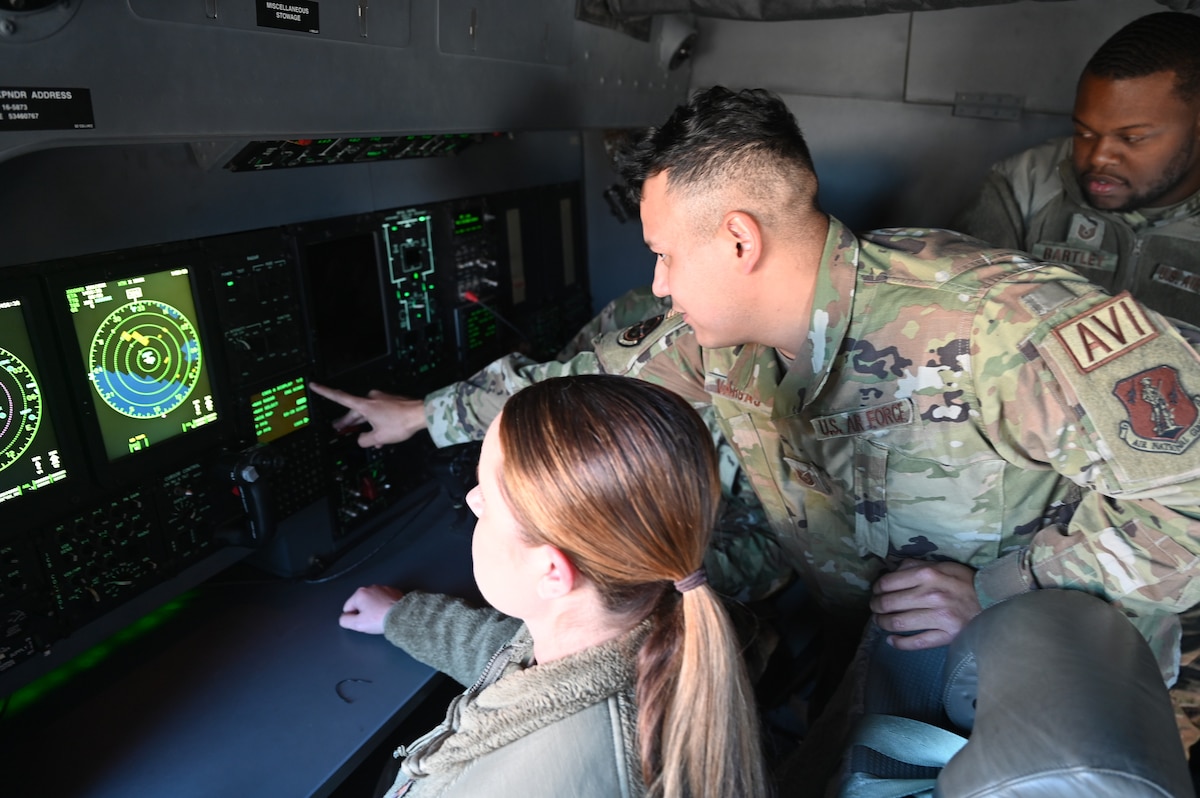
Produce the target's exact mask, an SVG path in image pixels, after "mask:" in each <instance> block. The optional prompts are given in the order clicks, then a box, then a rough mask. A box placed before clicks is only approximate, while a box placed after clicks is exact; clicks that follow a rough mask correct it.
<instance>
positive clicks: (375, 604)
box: [338, 585, 404, 635]
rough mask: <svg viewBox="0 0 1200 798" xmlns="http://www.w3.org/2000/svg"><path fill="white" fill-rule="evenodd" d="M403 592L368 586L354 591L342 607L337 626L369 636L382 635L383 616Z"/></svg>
mask: <svg viewBox="0 0 1200 798" xmlns="http://www.w3.org/2000/svg"><path fill="white" fill-rule="evenodd" d="M402 598H404V591H402V590H397V589H396V588H394V587H387V586H386V585H368V586H367V587H360V588H359V589H358V590H355V591H354V594H353V595H352V596H350V598H348V599H346V603H345V604H344V605H342V617H341V618H339V619H338V625H339V626H341V627H343V628H345V629H352V630H353V631H355V632H366V633H367V634H369V635H381V634H383V616H385V615H387V611H388V610H390V609H391V608H392V605H393V604H395V603H396V602H397V601H399V600H400V599H402Z"/></svg>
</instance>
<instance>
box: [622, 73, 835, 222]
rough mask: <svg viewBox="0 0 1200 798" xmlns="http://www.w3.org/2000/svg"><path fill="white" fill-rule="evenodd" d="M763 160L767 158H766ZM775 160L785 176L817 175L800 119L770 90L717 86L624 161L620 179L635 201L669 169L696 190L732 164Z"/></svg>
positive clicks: (674, 179)
mask: <svg viewBox="0 0 1200 798" xmlns="http://www.w3.org/2000/svg"><path fill="white" fill-rule="evenodd" d="M763 156H768V157H767V158H763ZM767 160H770V161H776V162H778V163H779V164H780V166H782V167H783V170H782V171H785V172H787V171H790V172H794V171H796V170H797V169H799V170H802V171H804V172H807V173H808V174H810V175H811V176H812V178H811V179H812V182H813V184H814V185H815V183H816V170H815V169H814V168H813V163H812V156H811V155H810V154H809V152H808V145H807V144H806V143H805V141H804V136H803V135H802V134H801V132H800V127H799V125H798V124H797V123H796V118H795V117H794V116H793V115H792V112H791V111H789V110H788V107H787V106H786V105H785V104H784V102H783V100H781V99H780V98H779V97H778V95H776V94H773V93H772V92H769V91H767V90H765V89H743V90H742V91H738V92H734V91H731V90H730V89H727V88H725V87H724V86H713V87H712V88H710V89H705V90H703V91H700V92H697V93H696V94H694V95H692V97H691V99H690V100H689V101H688V102H687V103H686V104H685V105H681V106H679V107H677V108H676V109H675V111H674V113H672V114H671V117H670V118H669V119H668V120H667V121H666V123H665V124H663V125H662V126H661V127H658V128H653V127H652V128H649V129H648V130H647V131H646V134H645V135H644V136H643V137H642V138H641V139H640V141H638V143H637V144H635V145H634V146H633V147H632V148H631V149H629V150H627V151H626V152H625V153H624V156H623V157H622V159H621V177H622V178H623V179H624V181H625V183H626V185H627V186H628V187H629V190H630V193H631V194H632V197H633V199H634V200H635V201H640V200H641V195H642V186H643V184H644V183H645V182H646V181H647V180H649V179H650V178H652V177H654V176H655V175H657V174H658V173H660V172H663V171H666V170H668V169H669V170H670V174H669V175H668V177H667V180H668V183H669V184H671V185H683V186H693V185H698V184H702V183H705V182H707V181H709V180H710V179H712V178H716V177H719V176H720V175H721V174H722V173H724V172H726V171H727V170H728V168H729V167H730V165H731V162H732V163H745V162H757V163H756V165H757V166H759V167H761V166H762V165H763V162H764V161H767Z"/></svg>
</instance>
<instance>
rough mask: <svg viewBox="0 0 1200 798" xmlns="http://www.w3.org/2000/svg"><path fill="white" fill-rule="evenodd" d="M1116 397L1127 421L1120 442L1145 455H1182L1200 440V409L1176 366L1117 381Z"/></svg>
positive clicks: (1155, 368) (1121, 424)
mask: <svg viewBox="0 0 1200 798" xmlns="http://www.w3.org/2000/svg"><path fill="white" fill-rule="evenodd" d="M1113 394H1114V395H1115V396H1116V397H1117V399H1119V400H1120V401H1121V404H1122V405H1124V406H1125V413H1126V414H1127V415H1128V419H1127V420H1124V421H1122V422H1121V423H1120V424H1119V425H1118V430H1119V432H1118V434H1119V435H1120V436H1121V440H1123V441H1125V443H1127V444H1129V445H1130V446H1132V447H1133V448H1134V449H1137V450H1139V451H1143V452H1158V453H1164V454H1182V453H1183V452H1184V451H1185V450H1186V449H1187V448H1188V447H1189V446H1191V445H1192V444H1193V443H1195V442H1196V438H1200V423H1197V420H1198V419H1200V406H1198V405H1197V397H1196V396H1193V395H1191V394H1189V393H1188V392H1187V390H1186V389H1185V388H1184V386H1183V384H1182V381H1181V380H1180V377H1179V371H1178V370H1176V369H1175V368H1174V367H1173V366H1166V365H1163V366H1156V367H1154V368H1151V369H1146V370H1145V371H1139V372H1138V373H1137V374H1133V375H1131V376H1129V377H1126V378H1125V379H1123V380H1120V381H1119V382H1117V384H1116V385H1115V386H1113Z"/></svg>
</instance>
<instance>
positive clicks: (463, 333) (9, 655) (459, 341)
mask: <svg viewBox="0 0 1200 798" xmlns="http://www.w3.org/2000/svg"><path fill="white" fill-rule="evenodd" d="M578 191H579V187H578V186H577V185H576V184H566V185H554V186H544V187H538V188H534V189H528V190H524V191H519V192H511V193H507V194H502V195H491V196H486V197H475V198H467V199H462V200H454V201H448V202H438V203H430V204H428V205H423V206H418V207H406V208H396V209H390V210H384V211H378V212H373V213H366V214H360V215H356V216H352V217H342V218H336V219H325V220H317V221H305V222H299V223H296V224H293V225H287V226H284V227H279V228H269V229H263V230H253V231H246V232H237V233H231V234H228V235H223V236H216V237H211V238H204V239H197V240H190V241H184V242H170V243H164V244H160V245H155V246H150V247H141V248H138V249H135V250H128V251H121V252H110V253H101V254H97V255H91V256H87V257H81V258H72V259H68V260H62V261H55V262H44V263H37V264H29V265H25V266H16V267H10V268H7V269H4V270H3V271H2V272H0V618H3V619H4V621H5V626H4V628H3V631H2V632H0V696H5V695H9V694H10V693H12V692H13V691H14V690H16V689H18V688H19V687H21V686H23V685H24V684H26V683H28V682H29V681H31V680H32V679H34V678H36V677H37V676H39V675H41V674H43V673H46V672H47V671H49V670H50V669H52V668H53V667H54V666H56V665H58V664H62V662H63V661H64V660H65V658H67V657H68V655H69V654H72V653H78V652H79V651H80V650H83V649H84V648H85V647H86V645H87V644H89V643H94V642H98V641H99V640H100V639H103V637H104V636H105V635H106V634H110V633H111V632H112V631H115V630H116V629H119V628H121V626H122V625H126V624H128V623H130V622H132V621H134V620H136V619H137V618H138V617H140V616H141V615H143V614H145V613H147V612H149V611H150V610H152V609H154V608H155V607H156V606H158V605H159V604H161V603H162V602H164V601H165V600H167V599H169V598H170V597H171V596H172V595H174V594H177V593H179V592H182V591H183V590H186V589H188V588H189V587H191V586H193V585H195V584H197V583H198V582H200V581H202V580H204V579H206V578H208V577H209V576H211V575H213V574H214V573H216V572H217V571H219V570H220V569H222V568H224V567H227V566H228V565H230V564H232V563H233V562H236V561H238V560H240V559H243V558H246V557H248V558H249V561H250V562H252V563H254V564H255V565H257V566H259V567H261V568H263V569H265V570H266V571H269V572H271V573H273V574H275V575H277V576H280V577H285V578H291V577H304V576H315V575H319V573H320V571H321V569H322V568H325V567H329V566H330V565H331V564H332V563H335V562H337V560H338V558H339V557H340V556H341V555H342V554H343V553H344V552H345V551H347V550H348V549H349V548H350V547H352V546H354V545H355V544H356V543H357V542H359V541H360V540H362V539H363V538H364V537H365V536H366V535H367V534H369V533H370V532H371V531H373V530H375V529H378V528H379V527H380V525H382V524H386V523H389V522H390V521H391V520H392V519H394V518H395V517H396V515H397V513H398V512H400V511H401V510H403V509H404V508H406V507H407V506H410V505H411V504H413V503H414V502H416V501H418V500H419V498H420V497H422V496H427V495H430V493H431V492H432V491H435V490H437V489H438V487H437V486H438V485H439V484H443V483H444V480H443V479H442V477H444V475H442V474H440V473H439V469H444V468H446V467H447V466H446V464H447V463H451V462H453V463H455V468H457V469H459V470H460V471H461V470H462V468H463V467H462V463H459V462H458V459H461V458H457V459H456V458H452V457H446V456H445V455H444V454H442V453H435V449H434V447H433V444H432V443H431V441H430V440H429V438H428V436H425V435H422V436H418V437H417V438H415V439H413V440H411V441H407V442H405V443H402V444H397V445H388V446H383V447H380V448H363V447H360V446H359V445H358V443H357V433H358V432H360V431H361V430H349V431H346V432H343V433H339V432H336V431H335V430H334V429H333V426H332V422H333V420H334V419H335V418H337V417H338V416H339V415H340V414H341V413H342V412H343V411H342V409H341V408H340V407H338V406H337V405H334V404H333V403H330V402H327V401H325V400H322V399H319V398H317V397H316V396H315V395H314V394H312V393H311V392H310V391H309V390H308V384H309V382H310V381H318V382H321V383H324V384H327V385H330V386H333V387H337V388H342V389H344V390H347V391H350V392H353V393H358V394H363V393H366V392H367V391H369V390H372V389H378V390H383V391H387V392H392V393H399V394H404V395H408V396H413V397H420V396H423V395H424V394H425V393H428V392H429V391H431V390H433V389H435V388H438V387H440V386H443V385H446V384H448V383H450V382H452V381H454V380H457V379H462V378H466V377H469V376H470V375H471V374H472V373H473V372H474V371H475V370H477V369H478V368H479V367H481V366H483V365H485V364H486V363H488V362H490V361H491V360H492V359H494V358H496V357H499V356H500V355H503V354H505V353H507V352H510V351H514V350H515V351H521V352H523V353H525V354H527V355H529V356H531V357H533V358H535V359H549V358H550V357H553V355H554V352H555V351H557V349H558V348H559V347H560V346H561V345H562V344H563V343H564V342H565V341H566V340H568V339H569V338H570V337H571V336H572V335H573V334H574V332H575V331H576V330H577V329H578V328H579V327H580V326H581V325H582V324H583V323H585V322H586V321H587V320H588V318H589V317H590V315H591V308H590V305H591V303H590V298H589V295H588V288H587V276H586V269H585V268H584V257H583V251H582V244H583V233H582V221H581V219H582V208H581V205H580V200H579V194H578Z"/></svg>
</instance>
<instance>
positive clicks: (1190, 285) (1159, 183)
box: [951, 11, 1200, 324]
mask: <svg viewBox="0 0 1200 798" xmlns="http://www.w3.org/2000/svg"><path fill="white" fill-rule="evenodd" d="M1073 118H1074V123H1075V134H1074V136H1071V137H1067V138H1061V139H1054V140H1052V141H1048V142H1046V143H1044V144H1041V145H1039V146H1037V147H1034V148H1032V149H1029V150H1026V151H1025V152H1022V153H1019V154H1017V155H1014V156H1012V157H1010V158H1007V159H1005V160H1003V161H1001V162H999V163H998V164H996V165H995V166H993V167H992V169H991V171H990V173H989V174H988V176H987V178H986V180H985V182H984V184H983V187H982V189H981V190H980V193H979V195H978V196H977V197H976V198H975V199H974V200H973V202H972V204H971V205H970V206H968V207H967V208H966V209H964V210H963V211H962V213H961V214H960V215H959V217H958V218H957V219H956V220H955V221H954V223H953V224H952V225H951V226H952V227H954V228H955V229H956V230H962V231H963V232H965V233H969V234H971V235H974V236H976V237H978V238H982V239H983V240H985V241H987V242H989V243H991V244H994V245H995V246H999V247H1012V248H1015V249H1024V250H1027V251H1029V252H1030V253H1032V254H1033V255H1034V256H1035V257H1037V258H1041V259H1042V260H1052V261H1059V262H1062V263H1065V264H1067V265H1069V266H1071V267H1073V268H1075V269H1078V270H1079V271H1080V272H1082V273H1083V274H1084V275H1086V276H1087V277H1088V278H1090V279H1091V280H1093V281H1094V282H1096V283H1098V284H1099V285H1101V286H1104V287H1105V288H1107V289H1109V290H1110V291H1119V290H1122V289H1125V290H1129V291H1131V292H1132V293H1133V295H1134V296H1135V297H1137V298H1138V299H1139V300H1140V301H1141V302H1142V303H1144V304H1146V305H1148V306H1149V307H1151V308H1154V309H1155V310H1158V311H1160V312H1161V313H1163V314H1165V315H1167V316H1169V317H1174V318H1178V319H1182V320H1183V321H1186V322H1189V323H1191V324H1200V312H1197V307H1200V297H1198V296H1197V295H1198V294H1200V17H1197V16H1195V15H1193V14H1185V13H1182V12H1169V11H1167V12H1161V13H1157V14H1150V15H1148V16H1145V17H1141V18H1140V19H1137V20H1134V21H1133V22H1131V23H1130V24H1128V25H1126V26H1125V27H1124V28H1122V29H1121V30H1119V31H1117V33H1115V34H1114V35H1113V36H1112V37H1111V38H1110V39H1109V40H1108V41H1107V42H1105V43H1104V44H1103V45H1102V46H1101V47H1100V49H1099V50H1097V51H1096V53H1095V55H1093V56H1092V58H1091V60H1089V61H1088V63H1087V65H1086V66H1085V67H1084V69H1083V74H1082V76H1081V77H1080V79H1079V85H1078V89H1077V91H1076V95H1075V110H1074V114H1073Z"/></svg>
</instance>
